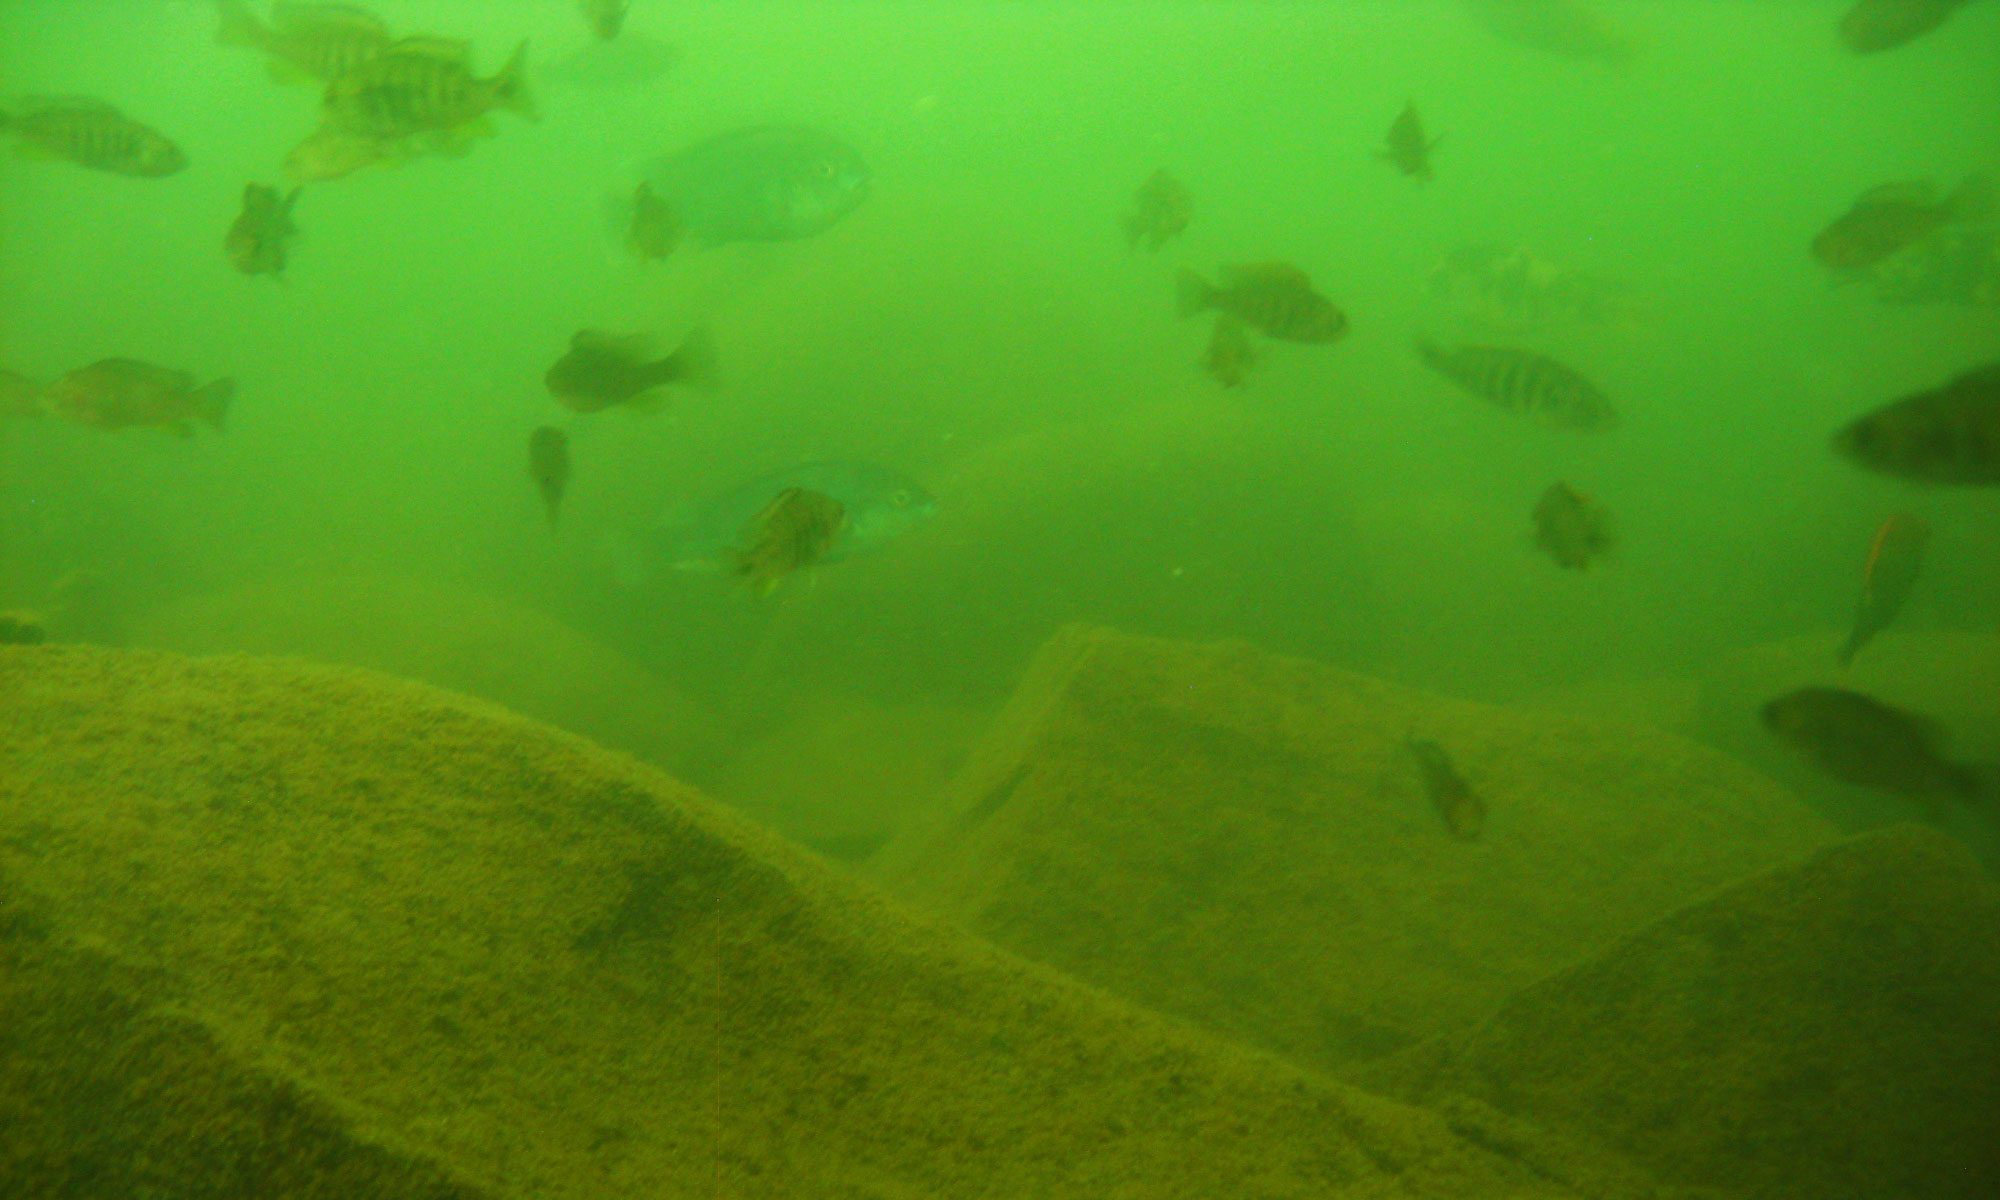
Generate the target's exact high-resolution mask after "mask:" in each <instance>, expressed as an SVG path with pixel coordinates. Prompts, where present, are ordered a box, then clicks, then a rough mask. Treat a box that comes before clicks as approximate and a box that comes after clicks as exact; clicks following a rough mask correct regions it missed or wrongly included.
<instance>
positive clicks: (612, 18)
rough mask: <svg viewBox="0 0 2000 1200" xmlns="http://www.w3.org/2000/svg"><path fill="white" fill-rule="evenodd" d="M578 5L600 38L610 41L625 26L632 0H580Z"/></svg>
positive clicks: (591, 29) (592, 30) (593, 31)
mask: <svg viewBox="0 0 2000 1200" xmlns="http://www.w3.org/2000/svg"><path fill="white" fill-rule="evenodd" d="M577 7H578V8H581V9H582V10H583V19H584V20H586V21H588V22H590V31H591V32H592V33H594V34H596V35H597V37H598V40H600V41H606V42H608V41H610V40H611V39H612V38H615V37H617V36H618V31H619V30H620V29H623V28H624V27H625V10H626V9H628V8H630V7H632V5H631V0H580V2H579V3H578V5H577Z"/></svg>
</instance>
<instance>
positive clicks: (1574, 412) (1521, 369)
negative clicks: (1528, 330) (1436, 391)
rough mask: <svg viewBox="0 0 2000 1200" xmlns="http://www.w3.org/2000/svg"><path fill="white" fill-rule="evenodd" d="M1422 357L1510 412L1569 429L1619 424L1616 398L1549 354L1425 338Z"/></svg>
mask: <svg viewBox="0 0 2000 1200" xmlns="http://www.w3.org/2000/svg"><path fill="white" fill-rule="evenodd" d="M1417 357H1418V358H1419V359H1422V360H1423V364H1424V365H1425V366H1427V367H1429V368H1430V369H1431V370H1433V371H1436V372H1437V373H1438V374H1440V375H1442V376H1444V377H1445V378H1446V379H1449V380H1451V381H1452V382H1453V383H1455V384H1457V385H1458V386H1459V387H1460V388H1462V389H1463V390H1465V391H1467V392H1470V393H1471V394H1473V395H1475V396H1477V397H1479V398H1480V399H1482V400H1485V401H1487V402H1488V403H1491V404H1494V405H1497V406H1499V407H1500V408H1504V409H1506V410H1508V411H1509V412H1518V413H1523V414H1526V415H1528V416H1532V417H1536V418H1538V419H1540V420H1541V421H1543V422H1544V423H1546V424H1549V425H1557V426H1561V427H1563V428H1566V429H1580V430H1600V429H1609V428H1612V427H1613V426H1615V425H1616V424H1617V415H1616V414H1615V413H1614V412H1613V411H1612V408H1611V401H1610V399H1609V398H1607V397H1606V396H1605V394H1604V393H1603V392H1601V391H1599V390H1597V387H1596V385H1595V384H1592V383H1591V382H1590V381H1589V380H1588V379H1585V378H1584V377H1583V376H1581V375H1579V374H1577V373H1576V372H1575V371H1572V370H1570V369H1569V368H1568V367H1566V366H1564V365H1563V364H1561V363H1559V362H1557V361H1556V360H1555V359H1553V358H1550V357H1549V356H1548V355H1546V354H1537V353H1535V352H1534V351H1532V350H1516V349H1513V348H1511V347H1506V346H1461V347H1459V348H1458V349H1456V350H1445V349H1442V348H1441V347H1439V346H1437V345H1435V344H1434V343H1431V342H1428V341H1420V342H1418V343H1417Z"/></svg>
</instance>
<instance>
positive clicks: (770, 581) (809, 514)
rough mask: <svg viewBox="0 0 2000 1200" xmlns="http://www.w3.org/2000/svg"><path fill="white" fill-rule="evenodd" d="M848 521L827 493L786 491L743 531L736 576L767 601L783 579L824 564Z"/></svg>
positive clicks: (798, 489) (837, 503) (844, 510)
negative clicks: (826, 556) (827, 553)
mask: <svg viewBox="0 0 2000 1200" xmlns="http://www.w3.org/2000/svg"><path fill="white" fill-rule="evenodd" d="M846 520H847V510H846V508H845V507H844V506H843V505H842V504H841V503H840V501H838V500H835V499H834V498H833V497H831V496H828V495H826V494H825V493H824V492H815V491H810V490H808V489H806V488H786V489H785V490H784V491H782V492H779V493H778V495H777V496H776V498H774V499H773V500H772V501H771V503H770V504H768V505H766V506H765V507H764V509H763V511H762V512H759V513H758V514H757V515H756V516H755V517H753V518H751V520H750V523H749V525H748V526H747V527H745V529H744V531H743V542H744V544H743V548H742V550H741V551H740V552H739V553H738V554H737V558H736V573H737V574H738V575H740V576H742V577H743V578H744V579H747V580H749V581H750V586H752V587H754V588H756V589H757V593H758V594H759V595H769V594H770V593H771V592H772V591H774V590H776V589H777V586H778V585H779V584H780V583H782V582H783V581H784V578H785V576H787V575H790V574H791V573H792V572H794V571H798V570H802V569H804V568H806V567H809V566H812V565H813V564H814V563H816V562H819V561H821V560H822V559H823V558H824V557H825V555H826V552H827V550H828V549H829V548H830V547H832V545H833V540H834V538H835V537H837V536H838V535H839V533H840V527H841V525H843V524H844V523H845V522H846Z"/></svg>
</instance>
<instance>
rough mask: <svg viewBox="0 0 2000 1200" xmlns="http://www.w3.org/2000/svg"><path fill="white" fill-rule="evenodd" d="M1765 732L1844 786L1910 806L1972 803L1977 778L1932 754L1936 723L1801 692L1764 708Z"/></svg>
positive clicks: (1857, 700) (1832, 693)
mask: <svg viewBox="0 0 2000 1200" xmlns="http://www.w3.org/2000/svg"><path fill="white" fill-rule="evenodd" d="M1763 719H1764V727H1765V728H1766V729H1769V730H1770V731H1771V732H1772V733H1773V734H1776V735H1777V736H1778V737H1780V738H1782V739H1784V740H1785V741H1786V742H1788V743H1790V744H1791V745H1792V746H1793V747H1795V748H1797V749H1799V750H1802V751H1804V752H1805V753H1806V754H1807V755H1808V756H1809V757H1811V759H1812V760H1813V762H1814V763H1815V764H1816V765H1817V766H1818V767H1819V769H1820V770H1822V771H1824V772H1826V773H1827V774H1828V775H1831V776H1833V777H1834V778H1835V779H1839V780H1842V781H1843V782H1846V783H1852V784H1858V785H1859V786H1861V787H1871V788H1880V789H1881V790H1883V791H1886V792H1895V793H1898V794H1900V795H1903V796H1908V797H1912V798H1915V799H1929V798H1932V797H1936V796H1939V795H1955V796H1959V797H1962V798H1964V799H1967V800H1977V799H1979V798H1981V797H1982V796H1983V795H1985V793H1986V791H1987V786H1986V781H1985V780H1984V779H1982V777H1981V773H1980V772H1979V771H1976V770H1974V769H1973V768H1971V767H1966V766H1961V765H1960V764H1958V763H1954V762H1950V761H1948V760H1946V759H1945V758H1944V756H1943V755H1942V754H1941V753H1940V752H1939V749H1938V746H1939V743H1940V742H1942V740H1943V734H1942V732H1941V731H1940V730H1939V728H1938V726H1937V724H1936V722H1934V721H1931V720H1930V719H1929V718H1926V717H1920V716H1917V715H1916V714H1914V713H1909V712H1905V711H1903V710H1902V709H1900V708H1896V707H1894V706H1893V705H1889V704H1884V703H1883V702H1882V701H1880V700H1877V699H1875V698H1874V697H1872V696H1865V695H1863V694H1861V693H1860V692H1853V691H1849V690H1847V689H1846V688H1837V687H1804V688H1800V689H1799V690H1797V691H1795V692H1791V693H1788V694H1786V695H1783V696H1780V697H1778V698H1777V699H1776V700H1773V701H1771V702H1770V703H1769V704H1766V705H1765V706H1764V711H1763Z"/></svg>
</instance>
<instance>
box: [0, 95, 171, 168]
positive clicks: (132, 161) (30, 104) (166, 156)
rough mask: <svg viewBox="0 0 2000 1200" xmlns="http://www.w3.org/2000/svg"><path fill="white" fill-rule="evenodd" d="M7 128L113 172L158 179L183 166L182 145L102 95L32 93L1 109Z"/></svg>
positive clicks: (2, 122) (34, 142)
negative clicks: (109, 102) (128, 113)
mask: <svg viewBox="0 0 2000 1200" xmlns="http://www.w3.org/2000/svg"><path fill="white" fill-rule="evenodd" d="M0 129H5V130H7V131H8V132H10V133H12V134H14V135H15V136H17V137H19V138H21V139H22V140H23V141H26V142H28V143H29V144H31V145H33V146H36V147H38V148H40V149H41V150H42V151H43V152H44V153H47V154H52V155H54V156H55V157H57V158H64V159H68V160H69V161H70V162H73V163H75V164H77V165H78V166H82V167H89V168H91V169H92V170H97V171H109V172H111V173H112V174H114V175H137V176H141V177H146V178H158V177H160V176H163V175H172V174H173V173H175V172H176V171H179V170H181V169H182V168H183V167H185V166H187V156H186V155H184V154H182V153H181V151H180V147H178V146H176V145H174V143H173V142H171V141H169V140H168V139H167V138H166V137H165V136H163V135H161V134H160V133H158V132H157V131H155V130H153V129H152V128H150V127H148V126H146V125H142V124H140V123H139V122H137V121H134V120H133V119H132V118H130V117H128V116H126V115H125V114H123V113H121V112H119V111H118V110H117V109H115V108H113V107H111V106H110V105H109V104H106V103H104V102H103V101H102V100H92V99H89V98H87V97H82V96H59V97H32V98H29V99H25V100H21V101H18V102H16V103H15V104H14V105H12V106H11V107H10V108H9V109H8V110H6V111H4V112H0Z"/></svg>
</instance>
